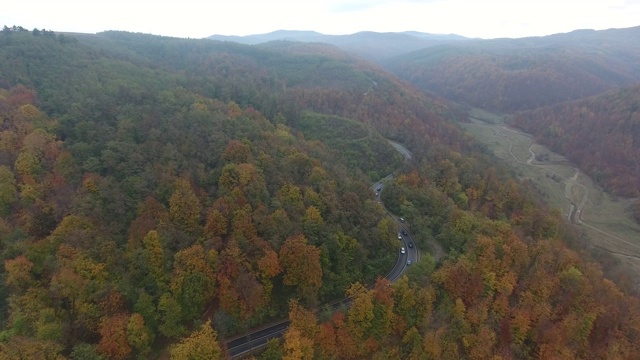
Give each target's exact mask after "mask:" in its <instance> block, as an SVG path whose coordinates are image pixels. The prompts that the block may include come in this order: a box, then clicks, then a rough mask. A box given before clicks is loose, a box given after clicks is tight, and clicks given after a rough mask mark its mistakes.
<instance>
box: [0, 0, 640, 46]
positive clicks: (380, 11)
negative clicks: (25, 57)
mask: <svg viewBox="0 0 640 360" xmlns="http://www.w3.org/2000/svg"><path fill="white" fill-rule="evenodd" d="M2 25H9V26H11V25H20V26H23V27H25V28H27V29H33V28H39V29H42V28H45V29H50V30H54V31H72V32H87V33H95V32H100V31H105V30H126V31H132V32H143V33H151V34H156V35H166V36H176V37H190V38H202V37H207V36H210V35H213V34H222V35H249V34H261V33H267V32H271V31H274V30H279V29H285V30H315V31H318V32H322V33H325V34H351V33H355V32H358V31H363V30H371V31H378V32H387V31H407V30H415V31H422V32H427V33H434V34H448V33H455V34H459V35H463V36H467V37H480V38H495V37H523V36H541V35H548V34H553V33H560V32H568V31H572V30H575V29H596V30H600V29H608V28H626V27H633V26H639V25H640V0H397V1H392V0H342V1H338V0H290V1H284V0H224V1H221V0H210V1H206V0H204V1H197V0H180V1H177V0H175V1H165V0H156V1H148V0H140V1H138V0H127V1H123V0H108V1H107V0H73V1H72V0H19V1H18V0H6V1H3V4H2V5H1V6H0V26H2Z"/></svg>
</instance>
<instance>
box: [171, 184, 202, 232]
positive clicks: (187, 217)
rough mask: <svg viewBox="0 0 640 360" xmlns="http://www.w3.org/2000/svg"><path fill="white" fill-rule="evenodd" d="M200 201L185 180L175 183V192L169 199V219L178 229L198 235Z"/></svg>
mask: <svg viewBox="0 0 640 360" xmlns="http://www.w3.org/2000/svg"><path fill="white" fill-rule="evenodd" d="M201 211H202V209H201V208H200V201H199V200H198V198H197V197H196V194H195V193H194V192H193V189H192V188H191V184H190V183H189V181H188V180H186V179H178V180H176V182H175V191H174V192H173V194H171V198H170V199H169V219H170V220H171V223H172V224H173V225H174V226H175V227H176V228H178V229H180V230H182V231H184V232H186V233H187V234H190V235H197V234H199V233H200V212H201Z"/></svg>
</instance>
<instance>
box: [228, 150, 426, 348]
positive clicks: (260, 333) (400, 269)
mask: <svg viewBox="0 0 640 360" xmlns="http://www.w3.org/2000/svg"><path fill="white" fill-rule="evenodd" d="M389 143H390V144H391V145H393V147H394V148H395V149H396V150H398V151H399V152H400V153H401V154H402V155H403V156H404V157H405V158H406V159H407V160H410V159H411V152H409V150H407V148H405V147H404V146H402V145H401V144H398V143H396V142H392V141H389ZM392 178H393V175H388V176H386V177H385V178H383V179H381V180H380V181H378V182H377V183H375V184H373V186H372V187H371V190H372V191H373V192H374V193H375V196H376V199H377V200H378V202H380V204H381V205H382V200H381V198H380V194H381V193H382V190H383V189H384V184H385V182H386V181H388V180H390V179H392ZM383 207H384V205H383ZM385 211H386V212H387V214H389V216H391V217H392V218H393V219H394V220H395V221H396V223H397V224H398V234H399V237H400V239H399V240H400V243H399V244H398V258H397V259H396V263H395V265H394V266H393V269H391V271H389V273H388V274H387V275H386V276H385V278H386V279H388V280H389V281H391V282H394V281H396V280H398V279H399V278H400V277H401V276H402V274H403V273H404V272H405V271H406V270H407V267H408V266H411V265H407V261H408V260H411V263H412V264H415V263H416V262H418V260H420V253H419V252H418V248H417V247H416V246H415V242H414V241H413V239H412V238H411V234H410V233H409V229H408V228H407V227H406V226H405V223H404V222H403V221H400V218H399V217H397V216H394V215H393V214H391V213H390V212H389V211H388V210H386V209H385ZM410 243H411V247H410V246H409V244H410ZM402 247H404V248H405V253H404V254H402V253H401V251H400V249H401V248H402ZM350 303H351V300H350V299H343V300H340V301H337V302H334V303H332V304H329V305H330V307H331V309H332V310H333V311H337V310H338V309H340V308H341V307H343V306H347V307H348V306H349V305H350ZM287 327H289V320H288V319H287V320H282V321H279V322H277V323H274V324H271V325H268V326H266V327H263V328H260V329H255V330H253V331H252V332H250V333H249V334H246V335H243V336H240V337H236V338H233V339H231V340H228V341H227V342H226V347H227V354H228V355H229V357H230V358H231V359H236V358H238V357H240V356H242V355H245V354H247V353H249V352H251V351H253V350H256V349H258V348H261V347H263V346H265V345H266V344H267V341H269V340H270V339H273V338H281V337H282V336H283V335H284V333H285V331H287Z"/></svg>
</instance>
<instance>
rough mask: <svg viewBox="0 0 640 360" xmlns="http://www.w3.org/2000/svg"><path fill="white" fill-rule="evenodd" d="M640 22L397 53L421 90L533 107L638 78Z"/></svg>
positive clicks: (472, 101)
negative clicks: (609, 28)
mask: <svg viewBox="0 0 640 360" xmlns="http://www.w3.org/2000/svg"><path fill="white" fill-rule="evenodd" d="M638 37H640V27H635V28H629V29H611V30H602V31H592V30H579V31H574V32H571V33H567V34H557V35H550V36H545V37H539V38H522V39H496V40H478V41H465V42H457V43H451V44H446V45H439V46H434V47H429V48H426V49H423V50H418V51H415V52H413V53H410V54H406V55H402V56H399V57H396V58H394V59H391V60H390V61H388V62H387V63H386V67H387V68H388V69H390V70H391V71H392V72H393V73H395V74H396V75H398V76H399V77H400V78H402V79H405V80H407V81H409V82H411V83H412V84H414V85H415V86H417V87H419V88H420V89H422V90H424V91H427V92H431V93H435V94H438V95H440V96H443V97H445V98H447V99H450V100H453V101H456V102H460V103H464V104H468V105H472V106H476V107H480V108H484V109H488V110H491V111H495V112H508V113H510V112H514V111H518V110H526V109H535V108H537V107H541V106H547V105H552V104H557V103H560V102H563V101H567V100H575V99H580V98H584V97H587V96H592V95H596V94H599V93H602V92H605V91H607V90H610V89H613V88H617V87H620V86H625V85H630V84H633V83H634V82H638V81H640V66H639V65H638V64H640V45H639V43H638V41H637V40H636V39H638Z"/></svg>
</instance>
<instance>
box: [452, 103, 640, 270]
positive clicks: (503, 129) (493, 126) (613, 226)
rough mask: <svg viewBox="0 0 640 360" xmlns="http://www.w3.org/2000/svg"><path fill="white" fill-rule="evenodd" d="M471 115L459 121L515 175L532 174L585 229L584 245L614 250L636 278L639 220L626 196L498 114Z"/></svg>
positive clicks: (557, 206) (551, 199)
mask: <svg viewBox="0 0 640 360" xmlns="http://www.w3.org/2000/svg"><path fill="white" fill-rule="evenodd" d="M474 115H476V116H473V117H471V118H470V121H471V122H470V123H468V124H463V127H464V128H465V129H467V131H469V133H471V134H472V135H474V136H475V137H476V138H477V139H478V140H480V141H481V142H482V143H484V144H485V145H487V146H488V147H489V148H490V149H491V150H492V151H493V153H494V154H495V155H496V156H497V157H498V158H500V159H502V160H504V161H505V163H506V164H508V165H509V166H510V167H511V168H512V169H513V170H514V171H515V173H516V174H517V175H518V177H519V178H520V179H523V180H524V179H529V180H531V181H532V182H533V184H535V186H536V187H537V189H538V191H539V192H540V194H541V195H542V196H543V197H544V198H545V199H546V201H547V203H548V204H549V206H551V207H552V208H555V209H558V210H559V211H560V212H561V213H562V214H564V215H565V218H566V219H567V221H571V222H572V223H573V224H574V226H575V227H576V229H578V231H581V232H582V233H583V235H585V236H584V237H583V238H585V239H587V241H589V242H590V243H589V244H585V248H592V247H595V248H598V249H600V250H602V251H606V252H608V253H610V254H612V255H614V256H615V257H616V258H618V259H619V260H620V262H621V263H622V264H624V266H625V268H627V269H629V270H630V272H631V273H633V274H634V275H635V276H634V277H635V278H640V225H638V224H637V223H636V222H635V221H634V220H633V219H632V218H631V216H630V214H629V213H628V212H627V211H626V210H625V209H626V208H627V207H628V205H629V204H630V201H631V200H630V199H622V198H615V197H613V196H611V195H610V194H608V193H606V192H604V191H603V190H602V189H601V188H600V187H599V186H598V185H597V184H595V183H594V182H593V180H591V178H589V177H588V176H587V175H586V174H584V173H582V172H581V171H580V170H579V169H578V168H576V167H575V165H573V164H571V163H570V162H569V161H568V160H567V159H566V158H564V157H563V156H562V155H559V154H556V153H553V152H552V151H551V150H549V149H547V148H546V147H544V146H542V145H540V144H536V143H534V142H533V139H532V138H531V136H529V135H528V134H525V133H523V132H521V131H519V130H517V129H514V128H510V127H508V126H507V125H504V123H503V122H502V121H501V120H502V118H501V117H499V116H495V117H492V118H491V117H489V115H486V113H485V114H482V116H477V115H478V113H477V112H476V113H474ZM485 120H487V121H485Z"/></svg>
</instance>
